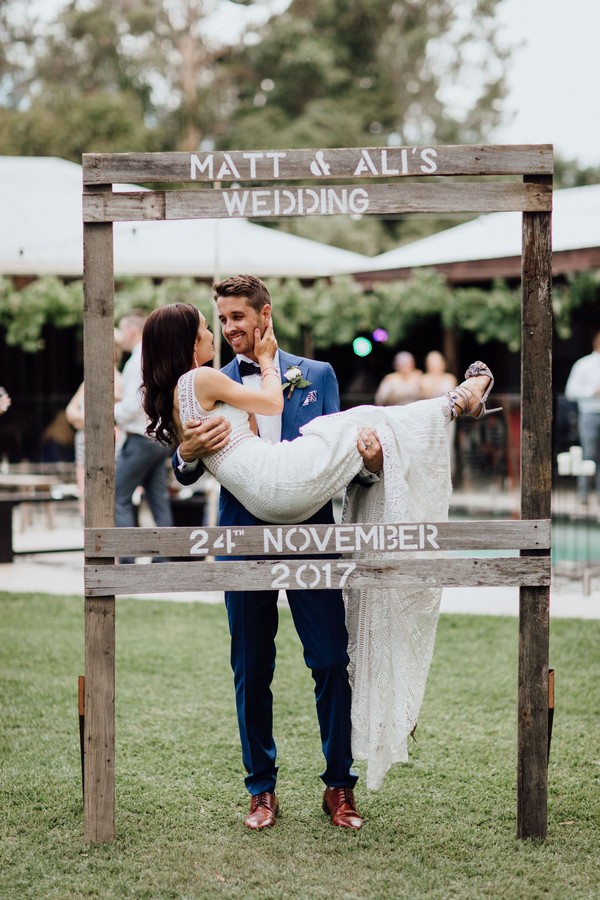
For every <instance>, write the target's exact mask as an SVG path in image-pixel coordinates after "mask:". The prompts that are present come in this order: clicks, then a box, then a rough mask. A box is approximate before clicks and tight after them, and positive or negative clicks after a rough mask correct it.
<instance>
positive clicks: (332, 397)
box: [173, 350, 340, 525]
mask: <svg viewBox="0 0 600 900" xmlns="http://www.w3.org/2000/svg"><path fill="white" fill-rule="evenodd" d="M279 365H280V366H281V380H282V382H285V380H286V379H285V372H286V369H287V368H288V367H289V366H298V368H299V369H300V370H301V372H302V377H303V378H304V379H306V381H310V382H311V383H310V385H309V386H308V387H305V388H295V389H294V392H293V394H292V396H291V397H288V393H289V391H288V390H286V392H285V395H284V401H283V413H282V416H281V440H282V441H293V440H294V438H297V437H298V436H299V435H300V428H301V426H302V425H305V424H306V423H307V422H310V421H311V420H312V419H314V418H316V417H317V416H323V415H328V414H329V413H335V412H339V410H340V395H339V388H338V383H337V378H336V377H335V372H334V371H333V368H332V367H331V366H330V364H329V363H324V362H318V361H317V360H314V359H304V358H303V357H299V356H294V355H292V354H291V353H284V352H283V351H282V350H280V351H279ZM221 371H222V372H223V373H224V374H225V375H227V376H228V377H229V378H233V380H234V381H238V382H239V383H240V384H241V383H242V379H241V377H240V373H239V366H238V362H237V359H233V360H232V361H231V362H230V363H228V364H227V365H226V366H224V367H223V368H222V369H221ZM184 424H185V423H184ZM173 470H174V472H175V477H176V478H177V480H178V481H179V482H180V483H181V484H185V485H189V484H193V483H194V482H195V481H197V480H198V478H199V477H200V475H201V474H202V471H203V470H202V468H201V467H200V466H199V467H198V469H197V470H195V471H194V472H191V473H189V472H188V473H186V472H180V471H179V469H178V468H177V455H176V454H175V455H174V456H173ZM333 520H334V519H333V506H332V503H331V501H330V502H329V503H326V504H325V506H324V507H322V509H320V510H319V511H318V512H317V513H316V514H315V515H314V516H312V518H311V519H310V520H309V521H311V522H321V523H328V522H333ZM256 524H261V522H260V521H259V520H258V519H256V517H255V516H253V515H252V513H250V512H249V511H248V510H247V509H246V508H245V507H244V506H242V504H241V503H240V501H239V500H237V498H236V497H234V496H233V494H231V493H230V492H229V491H228V490H226V488H223V487H222V488H221V492H220V497H219V525H256Z"/></svg>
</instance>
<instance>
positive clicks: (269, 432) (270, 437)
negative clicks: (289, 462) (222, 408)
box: [237, 353, 281, 444]
mask: <svg viewBox="0 0 600 900" xmlns="http://www.w3.org/2000/svg"><path fill="white" fill-rule="evenodd" d="M241 360H245V361H246V362H249V363H252V364H253V365H256V363H255V362H254V360H252V359H248V357H247V356H242V355H241V354H240V353H238V354H237V361H238V363H239V362H240V361H241ZM274 364H275V365H276V366H277V367H278V368H279V369H280V371H281V366H280V364H279V354H277V359H276V360H275V363H274ZM242 384H244V385H246V386H247V387H251V388H254V390H256V391H260V386H261V376H260V372H257V373H256V374H255V375H244V377H243V378H242ZM254 418H255V419H256V425H257V427H258V434H259V436H260V437H261V438H262V440H263V441H266V442H267V444H278V443H279V442H280V440H281V413H280V414H279V415H278V416H259V415H258V414H257V413H255V414H254Z"/></svg>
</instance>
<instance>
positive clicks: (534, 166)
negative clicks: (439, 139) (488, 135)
mask: <svg viewBox="0 0 600 900" xmlns="http://www.w3.org/2000/svg"><path fill="white" fill-rule="evenodd" d="M553 171H554V162H553V156H552V145H551V144H529V145H528V144H515V145H502V144H488V145H479V146H472V145H464V146H463V145H445V146H440V147H426V146H420V147H354V148H352V147H345V148H333V149H332V148H325V149H312V150H307V149H303V150H252V151H243V150H231V151H228V152H226V151H211V152H204V153H85V154H84V155H83V181H84V184H90V185H91V184H128V183H135V184H149V183H152V184H163V183H164V184H166V183H185V182H215V181H220V182H223V183H233V182H252V181H257V182H265V181H298V180H306V179H314V178H316V179H322V178H325V177H326V178H330V179H339V178H368V179H371V178H390V177H394V178H402V177H412V176H421V175H425V176H427V175H527V174H531V175H551V174H552V172H553Z"/></svg>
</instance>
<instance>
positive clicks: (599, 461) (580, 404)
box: [565, 331, 600, 503]
mask: <svg viewBox="0 0 600 900" xmlns="http://www.w3.org/2000/svg"><path fill="white" fill-rule="evenodd" d="M565 396H566V398H567V400H575V401H576V402H577V426H578V429H579V441H580V443H581V447H582V450H583V457H584V459H593V460H594V462H595V463H596V477H595V488H596V498H598V497H599V496H600V331H596V333H595V334H594V337H593V339H592V352H591V353H590V354H589V355H588V356H582V357H581V359H578V360H577V362H576V363H575V364H574V366H573V368H572V369H571V373H570V375H569V377H568V379H567V384H566V387H565ZM589 490H590V483H589V477H588V476H587V475H579V476H578V478H577V492H578V494H579V499H580V501H581V502H582V503H587V502H588V496H589Z"/></svg>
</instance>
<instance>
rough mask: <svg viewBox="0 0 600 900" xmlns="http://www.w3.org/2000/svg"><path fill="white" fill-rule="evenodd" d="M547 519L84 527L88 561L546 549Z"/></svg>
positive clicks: (547, 546) (548, 524)
mask: <svg viewBox="0 0 600 900" xmlns="http://www.w3.org/2000/svg"><path fill="white" fill-rule="evenodd" d="M550 533H551V525H550V520H549V519H531V520H511V519H506V520H500V521H498V520H493V521H476V522H436V523H431V522H420V523H411V524H406V523H395V524H391V523H387V524H360V525H249V526H245V527H243V528H239V527H235V528H234V527H224V528H217V527H206V528H86V529H85V555H86V557H87V558H88V559H100V558H106V557H113V558H114V557H115V556H177V557H187V556H189V557H190V558H192V559H193V558H194V557H203V556H209V555H210V556H267V555H269V556H275V555H284V556H302V555H304V556H307V555H308V556H314V555H317V556H318V555H321V554H329V553H341V554H346V553H365V552H367V553H373V552H377V553H381V552H387V553H393V552H410V553H413V552H415V551H427V550H429V551H431V550H545V549H548V548H549V547H550Z"/></svg>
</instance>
